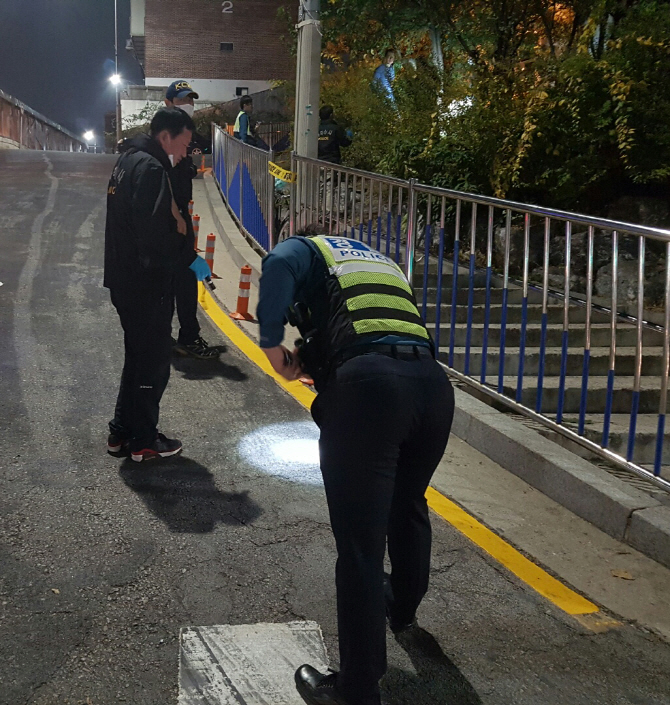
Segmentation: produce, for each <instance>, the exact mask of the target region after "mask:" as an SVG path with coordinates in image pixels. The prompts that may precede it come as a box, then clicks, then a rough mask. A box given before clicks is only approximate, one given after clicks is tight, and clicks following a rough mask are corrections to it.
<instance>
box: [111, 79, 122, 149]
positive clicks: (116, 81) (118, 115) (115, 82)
mask: <svg viewBox="0 0 670 705" xmlns="http://www.w3.org/2000/svg"><path fill="white" fill-rule="evenodd" d="M109 82H110V83H111V84H112V85H113V86H114V89H115V91H116V141H117V143H118V142H119V141H120V140H121V95H120V93H119V86H120V85H121V76H119V74H118V73H115V74H114V75H113V76H110V77H109Z"/></svg>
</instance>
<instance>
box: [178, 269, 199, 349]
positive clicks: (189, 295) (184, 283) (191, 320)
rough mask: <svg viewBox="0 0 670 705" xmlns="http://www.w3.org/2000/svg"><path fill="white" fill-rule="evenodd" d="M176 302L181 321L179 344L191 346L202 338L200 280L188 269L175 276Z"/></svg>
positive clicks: (181, 270)
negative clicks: (199, 305)
mask: <svg viewBox="0 0 670 705" xmlns="http://www.w3.org/2000/svg"><path fill="white" fill-rule="evenodd" d="M174 284H175V302H176V304H177V318H178V319H179V342H180V343H184V345H190V344H191V343H193V342H195V340H197V339H198V338H199V337H200V324H199V323H198V280H197V279H196V278H195V274H194V273H193V271H192V270H190V269H189V268H188V267H183V268H181V269H180V270H179V271H178V272H177V273H176V274H175V282H174Z"/></svg>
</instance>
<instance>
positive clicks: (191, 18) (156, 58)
mask: <svg viewBox="0 0 670 705" xmlns="http://www.w3.org/2000/svg"><path fill="white" fill-rule="evenodd" d="M297 4H298V3H297V2H286V1H285V0H229V1H228V2H221V0H146V6H145V13H146V14H145V20H144V30H145V37H146V49H145V51H146V57H145V62H146V63H145V74H146V76H147V77H149V76H151V77H184V78H201V79H231V80H235V81H240V80H243V81H271V80H285V79H291V78H293V77H294V76H295V60H294V59H293V57H291V55H290V54H289V50H288V47H287V44H286V39H282V35H284V37H286V36H287V35H288V28H287V26H286V22H285V21H281V20H279V19H278V18H277V11H278V10H279V8H280V7H282V6H284V7H287V8H288V9H290V10H291V11H293V10H294V7H293V6H294V5H295V6H296V8H295V10H296V12H297ZM224 7H225V8H226V9H228V10H231V11H229V12H223V11H222V10H223V9H224ZM222 42H225V43H228V44H230V43H232V45H233V47H232V51H230V50H228V51H222V50H221V46H220V45H221V43H222Z"/></svg>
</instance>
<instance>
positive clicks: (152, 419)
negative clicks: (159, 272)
mask: <svg viewBox="0 0 670 705" xmlns="http://www.w3.org/2000/svg"><path fill="white" fill-rule="evenodd" d="M191 274H193V272H191ZM111 295H112V303H113V304H114V306H115V307H116V310H117V312H118V314H119V318H120V319H121V326H122V327H123V342H124V347H125V360H124V364H123V372H122V373H121V385H120V387H119V395H118V398H117V401H116V409H115V412H114V418H113V420H112V421H110V423H109V430H110V433H114V434H116V435H118V436H120V437H121V438H126V439H129V440H130V449H131V451H137V450H142V448H147V447H148V446H150V445H151V444H152V443H153V442H154V440H155V439H156V434H157V427H158V414H159V407H160V400H161V397H162V396H163V392H164V391H165V387H166V386H167V383H168V380H169V379H170V356H171V352H172V335H171V334H172V314H173V312H174V292H172V291H168V292H166V293H160V292H143V295H142V296H141V297H139V296H138V297H135V298H134V299H129V298H128V297H127V296H121V295H119V294H118V293H115V292H114V291H112V292H111Z"/></svg>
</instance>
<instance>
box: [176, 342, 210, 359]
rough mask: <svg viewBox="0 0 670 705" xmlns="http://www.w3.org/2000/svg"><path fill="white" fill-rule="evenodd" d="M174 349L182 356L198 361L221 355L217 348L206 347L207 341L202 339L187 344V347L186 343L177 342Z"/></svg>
mask: <svg viewBox="0 0 670 705" xmlns="http://www.w3.org/2000/svg"><path fill="white" fill-rule="evenodd" d="M174 348H175V350H176V351H177V352H179V353H181V354H182V355H190V356H191V357H197V358H199V359H200V360H209V359H211V358H213V357H218V356H219V355H220V353H221V350H220V349H219V347H218V346H216V345H214V346H211V345H208V344H207V341H206V340H204V339H203V338H196V339H195V340H194V341H193V342H192V343H189V344H188V345H187V344H186V343H182V342H180V341H177V342H176V344H175V346H174Z"/></svg>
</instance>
